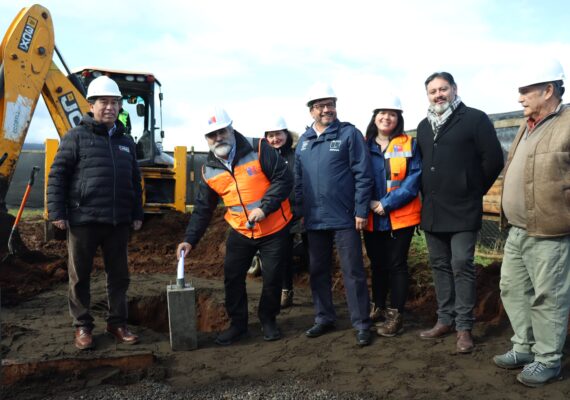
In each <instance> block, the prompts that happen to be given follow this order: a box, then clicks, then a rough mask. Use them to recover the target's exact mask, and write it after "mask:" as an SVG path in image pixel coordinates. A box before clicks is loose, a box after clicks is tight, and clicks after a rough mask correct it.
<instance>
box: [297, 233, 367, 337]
mask: <svg viewBox="0 0 570 400" xmlns="http://www.w3.org/2000/svg"><path fill="white" fill-rule="evenodd" d="M307 235H308V242H309V259H310V261H309V271H310V274H311V291H312V293H313V303H314V305H315V313H316V316H315V322H316V323H318V324H329V323H334V322H335V321H336V312H335V309H334V305H333V299H332V282H331V280H332V275H331V272H332V255H333V244H335V245H336V248H337V251H338V254H339V257H340V267H341V270H342V276H343V279H344V286H345V289H346V300H347V303H348V310H349V313H350V321H351V323H352V326H354V328H356V329H369V328H370V315H369V314H370V298H369V296H368V285H367V282H366V272H365V270H364V263H363V260H362V242H361V240H360V233H359V232H358V231H357V230H356V229H342V230H319V231H307Z"/></svg>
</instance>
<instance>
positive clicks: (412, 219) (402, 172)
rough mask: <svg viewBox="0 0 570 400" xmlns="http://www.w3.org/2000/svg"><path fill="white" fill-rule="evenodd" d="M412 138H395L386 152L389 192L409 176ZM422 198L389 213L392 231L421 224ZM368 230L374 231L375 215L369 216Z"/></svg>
mask: <svg viewBox="0 0 570 400" xmlns="http://www.w3.org/2000/svg"><path fill="white" fill-rule="evenodd" d="M412 155H413V154H412V137H411V136H409V135H406V134H401V135H398V136H396V137H395V138H393V139H392V140H391V141H390V143H389V144H388V147H387V148H386V151H385V152H384V159H386V160H389V162H388V164H389V165H388V166H389V168H390V171H389V172H390V179H387V180H386V187H387V191H388V192H391V191H393V190H395V189H398V188H399V187H400V185H401V183H402V181H403V180H404V178H405V177H406V176H407V175H406V174H407V168H408V159H409V158H411V157H412ZM421 207H422V205H421V201H420V196H419V194H418V196H416V197H415V198H414V199H413V200H412V201H410V202H409V203H408V204H406V205H404V206H402V207H400V208H398V209H397V210H392V211H390V212H389V217H390V224H391V225H392V230H396V229H401V228H406V227H408V226H415V225H418V224H419V223H420V216H421V215H420V212H421ZM368 230H369V231H373V230H374V213H373V212H370V213H369V214H368Z"/></svg>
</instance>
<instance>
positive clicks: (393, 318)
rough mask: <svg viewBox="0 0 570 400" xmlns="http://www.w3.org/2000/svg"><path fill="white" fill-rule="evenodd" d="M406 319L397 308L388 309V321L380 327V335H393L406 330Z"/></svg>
mask: <svg viewBox="0 0 570 400" xmlns="http://www.w3.org/2000/svg"><path fill="white" fill-rule="evenodd" d="M403 325H404V319H403V317H402V314H400V313H399V312H398V310H397V309H395V308H387V309H386V322H384V324H383V325H382V326H380V327H379V328H378V330H377V331H376V333H377V334H378V336H385V337H393V336H396V335H397V334H399V333H402V332H403V331H404V326H403Z"/></svg>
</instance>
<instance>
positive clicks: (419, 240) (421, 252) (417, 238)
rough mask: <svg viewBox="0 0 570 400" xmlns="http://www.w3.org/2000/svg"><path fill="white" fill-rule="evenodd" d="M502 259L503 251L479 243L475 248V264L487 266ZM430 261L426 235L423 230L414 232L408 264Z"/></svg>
mask: <svg viewBox="0 0 570 400" xmlns="http://www.w3.org/2000/svg"><path fill="white" fill-rule="evenodd" d="M501 259H502V253H501V252H499V251H496V250H494V251H491V250H490V249H488V248H486V247H483V246H480V245H479V244H478V245H477V247H476V248H475V264H479V265H481V266H483V267H487V266H489V265H490V264H493V263H495V262H497V261H499V262H500V261H501ZM428 263H429V258H428V250H427V244H426V238H425V235H424V233H423V232H421V235H417V234H414V237H413V239H412V245H411V246H410V252H409V256H408V264H409V265H415V264H428Z"/></svg>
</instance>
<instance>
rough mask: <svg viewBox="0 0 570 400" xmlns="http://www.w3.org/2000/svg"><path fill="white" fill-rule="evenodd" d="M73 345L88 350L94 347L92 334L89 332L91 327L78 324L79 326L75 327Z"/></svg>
mask: <svg viewBox="0 0 570 400" xmlns="http://www.w3.org/2000/svg"><path fill="white" fill-rule="evenodd" d="M73 344H75V347H77V348H78V349H79V350H88V349H92V348H94V347H95V343H93V334H92V333H91V329H90V328H87V327H85V326H80V327H79V328H76V329H75V340H74V341H73Z"/></svg>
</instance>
